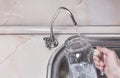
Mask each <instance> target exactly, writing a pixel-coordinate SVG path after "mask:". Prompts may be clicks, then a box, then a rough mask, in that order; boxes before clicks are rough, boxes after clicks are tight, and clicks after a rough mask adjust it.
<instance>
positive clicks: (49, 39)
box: [43, 7, 77, 48]
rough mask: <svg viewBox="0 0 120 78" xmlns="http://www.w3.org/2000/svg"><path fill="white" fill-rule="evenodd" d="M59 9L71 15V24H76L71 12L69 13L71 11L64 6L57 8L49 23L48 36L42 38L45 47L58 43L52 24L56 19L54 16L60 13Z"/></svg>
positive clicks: (51, 46)
mask: <svg viewBox="0 0 120 78" xmlns="http://www.w3.org/2000/svg"><path fill="white" fill-rule="evenodd" d="M61 10H64V11H65V12H66V13H68V14H69V16H70V17H71V19H72V21H73V24H74V25H75V26H76V25H77V22H76V21H75V19H74V16H73V14H72V13H71V11H70V10H69V9H67V8H65V7H60V8H58V9H57V11H56V13H55V16H54V17H53V18H52V21H51V23H50V26H51V27H50V31H51V33H50V37H44V38H43V40H44V41H45V43H46V47H47V48H54V47H56V46H57V45H58V41H57V40H56V39H55V36H54V33H53V24H54V22H55V20H56V18H57V17H58V15H59V14H60V12H61Z"/></svg>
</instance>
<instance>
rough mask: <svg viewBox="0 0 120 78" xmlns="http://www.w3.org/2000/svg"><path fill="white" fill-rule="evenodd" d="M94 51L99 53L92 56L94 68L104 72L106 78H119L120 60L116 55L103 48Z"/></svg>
mask: <svg viewBox="0 0 120 78" xmlns="http://www.w3.org/2000/svg"><path fill="white" fill-rule="evenodd" d="M96 49H97V50H98V51H99V53H98V54H97V55H94V56H93V59H94V63H95V66H96V67H97V68H98V69H99V70H101V71H104V73H105V74H106V76H107V77H108V78H120V75H119V74H120V59H119V58H118V56H117V55H116V53H115V52H114V51H113V50H110V49H108V48H105V47H97V48H96Z"/></svg>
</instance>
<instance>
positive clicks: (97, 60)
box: [93, 56, 104, 70]
mask: <svg viewBox="0 0 120 78" xmlns="http://www.w3.org/2000/svg"><path fill="white" fill-rule="evenodd" d="M93 59H94V63H95V66H96V67H97V68H98V69H99V70H103V67H104V63H103V61H101V60H100V59H99V58H98V57H97V56H93Z"/></svg>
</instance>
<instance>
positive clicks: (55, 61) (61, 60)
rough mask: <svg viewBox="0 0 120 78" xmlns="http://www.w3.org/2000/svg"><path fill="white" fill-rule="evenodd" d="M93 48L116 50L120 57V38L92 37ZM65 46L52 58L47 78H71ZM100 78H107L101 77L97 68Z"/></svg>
mask: <svg viewBox="0 0 120 78" xmlns="http://www.w3.org/2000/svg"><path fill="white" fill-rule="evenodd" d="M89 40H90V42H91V44H92V46H93V47H94V48H95V46H104V47H107V48H109V49H112V50H115V51H116V53H117V55H118V56H119V57H120V38H118V37H116V38H112V37H109V38H107V37H106V38H105V37H104V38H102V37H99V38H97V37H91V38H89ZM64 49H65V47H64V45H62V46H61V47H59V48H58V49H57V50H56V51H55V52H54V54H53V55H52V56H51V58H50V60H49V63H48V68H47V77H46V78H70V77H69V66H68V62H67V60H66V58H65V55H64ZM96 72H97V76H98V78H106V76H105V75H101V74H100V71H99V70H98V69H97V68H96Z"/></svg>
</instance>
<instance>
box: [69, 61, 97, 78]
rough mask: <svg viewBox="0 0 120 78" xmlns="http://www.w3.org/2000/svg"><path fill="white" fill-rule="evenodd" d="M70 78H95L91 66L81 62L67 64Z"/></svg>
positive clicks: (93, 69) (94, 72)
mask: <svg viewBox="0 0 120 78" xmlns="http://www.w3.org/2000/svg"><path fill="white" fill-rule="evenodd" d="M69 65H70V66H69V68H70V73H71V74H70V78H97V75H96V70H95V68H94V66H93V64H89V63H86V62H81V63H79V64H69Z"/></svg>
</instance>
